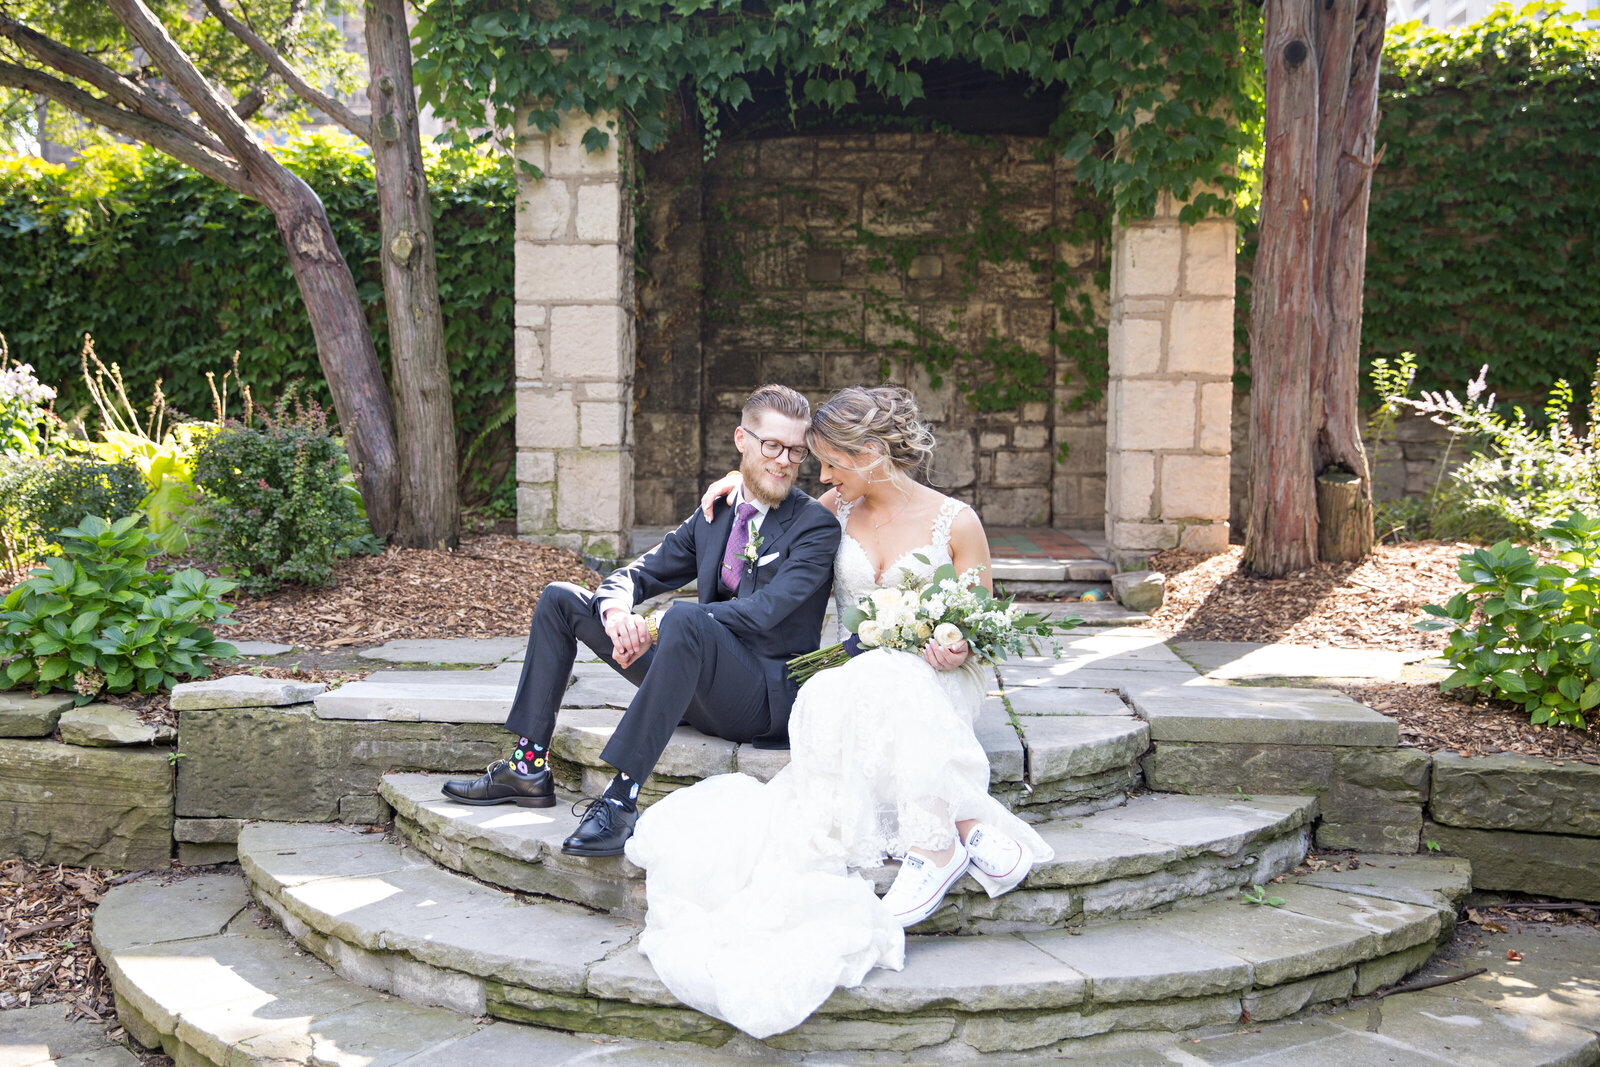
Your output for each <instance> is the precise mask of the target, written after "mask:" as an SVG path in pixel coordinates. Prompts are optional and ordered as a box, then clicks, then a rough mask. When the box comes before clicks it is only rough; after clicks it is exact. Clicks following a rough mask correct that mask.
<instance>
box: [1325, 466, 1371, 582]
mask: <svg viewBox="0 0 1600 1067" xmlns="http://www.w3.org/2000/svg"><path fill="white" fill-rule="evenodd" d="M1371 547H1372V511H1371V505H1370V504H1369V503H1368V502H1367V499H1366V495H1365V494H1364V493H1362V491H1361V479H1360V478H1359V477H1358V476H1356V475H1354V474H1351V473H1350V472H1349V471H1342V470H1328V471H1324V472H1323V473H1322V474H1320V475H1318V477H1317V558H1318V559H1320V560H1322V561H1324V562H1328V563H1345V562H1351V561H1354V560H1358V559H1362V558H1363V557H1365V556H1366V554H1367V552H1368V551H1370V550H1371Z"/></svg>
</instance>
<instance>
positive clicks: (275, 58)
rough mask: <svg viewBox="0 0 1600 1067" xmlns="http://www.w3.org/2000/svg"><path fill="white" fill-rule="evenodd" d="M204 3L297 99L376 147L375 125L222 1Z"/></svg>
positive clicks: (206, 0)
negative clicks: (321, 85) (314, 80)
mask: <svg viewBox="0 0 1600 1067" xmlns="http://www.w3.org/2000/svg"><path fill="white" fill-rule="evenodd" d="M204 3H205V5H206V10H207V11H209V12H211V14H212V15H214V16H216V19H217V21H218V22H220V23H222V27H223V29H225V30H227V31H228V32H229V33H231V34H233V35H234V36H235V37H237V38H239V40H241V41H243V42H244V43H245V46H246V47H248V48H249V49H250V51H252V52H254V53H255V54H256V57H257V58H259V59H260V60H261V61H262V62H263V63H265V64H266V65H267V67H268V69H270V70H271V71H272V73H274V74H276V75H277V76H278V77H280V78H282V79H283V81H284V84H286V85H288V86H289V88H290V89H291V90H293V91H294V94H295V95H296V96H298V97H299V98H300V99H302V100H304V101H305V102H306V103H308V104H310V105H311V106H312V107H315V108H318V109H319V110H321V111H322V113H323V114H325V115H327V116H328V117H329V118H331V119H333V121H335V122H337V123H338V124H339V125H341V126H343V127H344V128H345V129H347V130H349V131H350V132H351V133H353V134H355V135H356V136H357V137H359V138H361V139H362V140H363V141H365V142H367V144H368V145H370V144H372V123H371V122H370V121H369V120H366V119H363V118H362V117H361V116H360V115H357V114H356V113H355V112H354V111H352V110H350V108H348V107H346V106H345V105H344V104H342V103H340V102H339V101H338V100H337V99H336V98H335V97H333V96H331V95H330V94H328V93H325V92H323V91H322V90H321V89H318V88H316V87H315V86H313V85H312V84H311V83H310V82H308V81H306V79H305V77H304V76H303V75H301V73H300V72H299V71H297V70H295V69H294V68H293V67H291V66H290V65H289V61H288V60H286V59H284V58H283V56H282V54H281V53H279V52H278V50H277V49H276V48H273V47H272V45H270V44H268V43H267V42H266V41H265V40H264V39H262V37H261V35H260V34H258V33H256V32H255V31H254V30H252V29H251V28H250V27H249V26H246V25H245V24H244V23H243V22H241V21H239V20H238V19H237V18H235V17H234V16H233V15H232V14H230V13H229V11H228V9H227V8H225V7H223V6H222V0H204Z"/></svg>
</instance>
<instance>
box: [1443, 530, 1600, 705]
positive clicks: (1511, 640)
mask: <svg viewBox="0 0 1600 1067" xmlns="http://www.w3.org/2000/svg"><path fill="white" fill-rule="evenodd" d="M1540 536H1541V537H1542V538H1543V540H1544V541H1546V542H1548V543H1549V544H1550V545H1551V546H1553V547H1554V548H1555V549H1556V551H1557V553H1558V554H1557V556H1556V559H1557V560H1559V561H1560V562H1557V563H1547V564H1543V565H1541V564H1540V563H1539V562H1538V560H1536V559H1535V558H1534V556H1533V553H1531V552H1529V551H1528V549H1526V548H1524V547H1523V546H1521V545H1514V544H1512V543H1511V542H1509V541H1500V542H1498V543H1497V544H1495V545H1493V546H1492V547H1489V548H1480V549H1476V550H1474V551H1472V552H1469V553H1467V554H1466V555H1464V556H1462V557H1461V567H1460V572H1459V573H1460V575H1461V580H1462V581H1464V582H1468V583H1470V584H1471V588H1469V589H1468V590H1467V591H1466V592H1464V593H1457V594H1456V595H1455V596H1454V597H1451V598H1450V602H1449V603H1448V604H1445V605H1444V606H1442V607H1441V606H1439V605H1436V604H1429V605H1428V606H1427V607H1426V608H1425V609H1424V610H1425V611H1427V613H1428V614H1429V615H1430V616H1432V617H1431V618H1428V619H1424V620H1422V621H1421V622H1418V623H1416V624H1415V625H1416V627H1417V629H1419V630H1451V631H1452V633H1451V634H1450V647H1449V648H1448V649H1447V650H1446V652H1445V656H1446V658H1448V659H1449V661H1450V663H1451V665H1452V666H1454V667H1455V668H1456V670H1455V672H1454V673H1453V674H1451V675H1450V676H1449V677H1448V678H1446V679H1445V680H1444V681H1443V682H1442V683H1441V685H1440V688H1441V689H1442V690H1444V691H1446V692H1448V691H1449V690H1452V689H1460V688H1464V687H1466V688H1472V689H1475V690H1477V691H1478V692H1480V693H1482V694H1484V695H1485V696H1489V697H1498V698H1501V699H1504V700H1511V701H1515V702H1516V703H1519V704H1521V705H1522V706H1523V709H1524V710H1525V711H1527V712H1528V714H1529V716H1530V717H1531V719H1532V721H1533V722H1535V723H1546V722H1553V723H1565V724H1567V725H1569V726H1576V727H1579V728H1582V727H1583V726H1584V712H1587V711H1589V710H1591V709H1592V708H1594V707H1595V705H1597V704H1600V680H1597V679H1596V671H1595V663H1596V661H1597V660H1600V629H1597V627H1600V569H1597V567H1596V565H1597V563H1600V519H1595V518H1590V517H1588V516H1586V515H1582V514H1579V513H1578V512H1573V513H1572V514H1571V515H1570V516H1568V517H1567V518H1566V519H1563V520H1562V521H1561V522H1558V523H1555V524H1554V525H1552V526H1550V527H1549V528H1548V529H1545V530H1543V531H1541V534H1540ZM1563 564H1564V565H1563ZM1477 620H1481V621H1477ZM1475 621H1476V625H1474V622H1475Z"/></svg>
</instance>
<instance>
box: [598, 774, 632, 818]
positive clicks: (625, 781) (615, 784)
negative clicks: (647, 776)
mask: <svg viewBox="0 0 1600 1067" xmlns="http://www.w3.org/2000/svg"><path fill="white" fill-rule="evenodd" d="M600 797H601V799H602V800H609V801H611V803H613V804H615V805H616V806H617V807H619V808H621V809H622V810H623V811H635V810H637V808H638V801H639V783H638V782H636V781H634V780H633V779H632V778H629V777H628V776H627V774H626V773H624V772H622V771H618V772H617V776H616V777H615V778H613V779H611V784H610V785H608V786H606V791H605V792H604V793H601V794H600Z"/></svg>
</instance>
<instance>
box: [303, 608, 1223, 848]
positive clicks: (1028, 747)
mask: <svg viewBox="0 0 1600 1067" xmlns="http://www.w3.org/2000/svg"><path fill="white" fill-rule="evenodd" d="M1068 655H1069V657H1070V658H1069V659H1068V660H1067V662H1073V663H1084V664H1090V663H1092V664H1095V665H1100V664H1104V663H1108V662H1109V663H1113V664H1121V665H1122V666H1124V667H1127V666H1129V665H1133V664H1138V665H1143V666H1147V667H1150V668H1151V669H1153V670H1157V671H1162V672H1165V673H1164V674H1163V675H1162V676H1163V677H1171V678H1177V679H1179V680H1181V679H1182V678H1183V677H1193V676H1194V672H1193V670H1192V669H1191V668H1189V667H1187V666H1186V665H1184V664H1182V663H1181V661H1178V660H1177V659H1176V657H1173V656H1172V655H1171V653H1169V652H1167V651H1166V649H1165V647H1164V646H1163V645H1161V643H1160V641H1159V640H1158V639H1153V638H1150V637H1148V636H1140V637H1136V638H1132V639H1129V638H1116V637H1110V638H1107V637H1101V638H1082V639H1079V644H1078V645H1077V646H1075V648H1074V649H1073V650H1072V651H1071V652H1069V654H1068ZM1097 669H1099V668H1098V666H1097ZM1175 671H1181V672H1183V673H1182V674H1181V675H1180V674H1177V673H1174V672H1175ZM520 672H521V665H520V664H516V663H505V664H501V665H499V666H497V667H494V668H492V669H488V670H444V671H393V670H391V671H378V672H376V673H374V674H372V675H370V676H368V677H367V678H366V679H364V680H362V681H359V682H353V683H351V684H349V685H346V686H342V687H340V688H338V689H336V690H333V691H332V692H328V693H323V694H322V695H320V696H319V697H317V700H316V713H317V715H318V717H320V718H324V719H349V720H363V721H379V720H382V721H401V722H419V721H428V722H452V723H500V722H503V721H504V719H505V717H506V714H507V711H508V710H509V708H510V706H511V697H512V694H513V693H514V692H515V689H516V683H517V678H518V675H519V674H520ZM1122 673H1130V672H1129V671H1127V670H1124V671H1122ZM634 692H635V689H634V687H633V686H632V685H631V684H630V683H629V682H628V681H627V680H626V679H624V678H622V677H621V676H620V675H618V674H617V673H616V672H615V671H613V670H611V669H610V668H609V667H607V666H606V665H605V664H603V663H598V662H588V663H578V664H576V665H575V666H574V668H573V675H572V682H571V684H570V685H569V686H568V687H567V691H566V695H565V697H564V698H563V702H562V711H561V715H560V716H559V718H558V720H557V724H556V732H555V735H554V737H553V738H552V740H551V755H552V764H553V766H554V769H555V772H556V775H557V780H558V781H559V782H560V783H561V784H562V785H563V786H564V787H565V788H567V789H571V790H575V791H579V792H584V793H589V794H594V793H598V792H600V791H601V790H602V789H604V787H605V785H606V783H607V782H608V781H609V780H610V779H611V777H612V775H613V774H615V771H614V770H613V769H612V768H611V767H610V766H608V765H607V764H606V763H605V761H604V760H602V759H601V757H600V753H601V751H602V750H603V749H604V748H605V744H606V742H607V740H609V739H610V737H611V733H612V731H613V730H614V729H615V728H616V725H617V723H618V722H619V721H620V719H621V718H622V714H623V710H624V709H625V708H626V707H627V706H628V702H629V701H630V700H631V699H632V698H633V694H634ZM997 692H998V691H997ZM1018 699H1019V702H1020V704H1021V705H1022V707H1021V710H1020V712H1018V713H1017V714H1016V715H1015V716H1014V715H1013V713H1012V712H1011V711H1008V709H1007V706H1006V703H1005V701H1004V699H1003V698H1001V697H998V696H997V697H996V698H994V699H992V700H990V701H989V702H988V703H987V704H986V705H985V706H984V708H983V709H982V711H981V713H980V715H979V717H978V720H977V723H976V733H977V736H978V740H979V741H980V742H981V743H982V745H983V747H984V752H985V754H986V755H987V756H988V758H989V769H990V789H991V792H993V793H994V795H995V796H997V797H999V798H1001V799H1002V800H1004V801H1005V802H1006V803H1007V804H1009V805H1011V806H1012V807H1013V808H1015V809H1016V810H1019V811H1023V812H1029V813H1033V814H1034V815H1037V816H1039V817H1049V816H1056V815H1069V814H1082V813H1085V812H1091V811H1095V810H1098V809H1100V808H1104V807H1110V806H1114V805H1116V804H1119V803H1121V802H1122V801H1123V800H1125V799H1126V797H1127V794H1128V791H1129V790H1131V789H1134V788H1136V787H1137V786H1138V784H1139V780H1140V779H1139V774H1140V772H1139V766H1138V760H1139V758H1140V757H1141V756H1142V755H1143V754H1144V752H1145V750H1146V748H1147V747H1148V744H1149V727H1148V725H1147V724H1146V723H1144V722H1143V721H1141V720H1139V719H1137V718H1135V717H1134V715H1133V713H1132V711H1131V709H1130V708H1129V707H1128V706H1127V704H1125V703H1124V702H1123V701H1122V699H1121V698H1120V697H1118V696H1117V695H1116V694H1114V693H1107V692H1100V691H1097V690H1084V689H1077V688H1053V689H1040V690H1038V691H1033V690H1030V691H1029V692H1028V693H1027V695H1026V697H1025V698H1022V697H1019V698H1018ZM1082 716H1094V717H1095V718H1096V720H1097V721H1095V722H1088V721H1076V720H1078V719H1079V718H1081V717H1082ZM1058 719H1059V720H1061V721H1056V720H1058ZM1069 719H1070V720H1073V721H1067V720H1069ZM1013 721H1016V722H1022V723H1024V726H1025V728H1024V730H1023V731H1022V733H1021V734H1020V735H1019V733H1018V730H1017V728H1016V727H1015V726H1014V725H1013ZM788 761H789V753H788V752H787V751H785V750H776V749H761V748H756V747H754V746H752V745H739V744H734V743H733V742H730V741H724V740H721V739H719V738H714V737H709V736H707V735H705V734H702V733H700V732H699V731H697V730H693V729H690V728H688V727H682V728H679V729H678V730H677V731H676V732H675V733H674V734H673V736H672V739H671V741H670V742H669V743H668V745H667V748H666V751H665V752H663V753H662V757H661V759H660V761H659V762H658V763H657V764H656V769H655V772H654V773H653V774H652V775H651V776H650V778H649V779H648V780H647V781H646V782H645V784H644V788H643V791H642V796H641V800H642V801H643V803H645V804H647V805H648V804H649V803H651V802H652V801H654V800H656V799H657V798H659V797H661V796H663V795H665V794H666V793H668V792H670V791H671V790H673V789H677V788H680V787H681V786H683V785H686V784H688V783H690V782H694V781H698V780H700V779H701V778H706V777H709V776H711V775H714V774H726V773H729V772H733V771H739V772H742V773H745V774H750V775H753V776H754V777H757V778H760V779H762V780H763V781H765V780H766V779H768V778H770V777H772V775H774V774H776V773H777V772H778V770H779V768H781V767H783V766H784V765H785V764H787V763H788ZM461 770H462V771H463V772H465V771H469V770H476V768H467V767H463V768H461Z"/></svg>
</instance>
